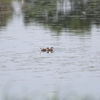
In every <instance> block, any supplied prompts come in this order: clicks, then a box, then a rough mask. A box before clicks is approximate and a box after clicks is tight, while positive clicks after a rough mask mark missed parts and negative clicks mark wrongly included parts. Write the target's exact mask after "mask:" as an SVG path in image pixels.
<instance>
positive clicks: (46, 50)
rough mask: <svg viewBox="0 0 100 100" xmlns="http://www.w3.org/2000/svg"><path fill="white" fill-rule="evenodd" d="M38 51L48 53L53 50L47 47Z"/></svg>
mask: <svg viewBox="0 0 100 100" xmlns="http://www.w3.org/2000/svg"><path fill="white" fill-rule="evenodd" d="M40 49H41V51H42V52H49V51H50V52H52V51H53V49H54V48H53V47H51V48H49V47H47V48H40Z"/></svg>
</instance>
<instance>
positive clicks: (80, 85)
mask: <svg viewBox="0 0 100 100" xmlns="http://www.w3.org/2000/svg"><path fill="white" fill-rule="evenodd" d="M64 1H66V0H64ZM37 3H38V2H36V3H34V6H33V5H32V3H31V2H25V1H21V2H19V1H13V2H11V3H9V4H8V5H6V6H7V7H8V8H7V9H5V7H4V8H3V9H4V10H2V9H1V11H0V97H1V98H4V97H5V95H6V94H7V95H8V96H10V97H12V96H13V95H15V94H18V95H23V96H26V95H27V96H29V95H32V96H34V95H33V94H35V93H36V94H37V95H40V94H42V93H44V94H45V95H48V94H50V93H52V92H56V91H57V90H58V91H59V92H64V93H65V94H67V95H68V97H69V100H72V99H71V98H74V97H75V98H76V97H78V99H77V100H79V98H83V97H84V96H86V97H88V96H91V95H92V97H93V98H95V100H99V99H100V28H99V27H100V26H99V24H96V23H95V20H94V19H95V18H91V17H90V18H88V17H86V15H84V14H81V15H80V16H82V17H80V16H79V15H76V14H75V15H74V14H73V12H74V11H72V12H71V11H70V10H71V7H70V3H69V2H68V3H67V4H68V8H62V6H63V7H66V6H64V4H66V3H64V4H60V3H59V2H58V3H57V4H58V5H56V7H55V6H53V7H49V6H50V5H49V6H48V7H47V6H43V8H42V7H41V6H40V5H39V4H37ZM37 5H38V6H37ZM39 7H40V8H41V10H42V11H41V10H40V8H39ZM33 8H34V9H33ZM44 8H45V9H44ZM49 8H50V9H49ZM51 8H52V9H51ZM66 9H67V12H66ZM49 10H50V11H49ZM65 12H66V13H65ZM84 16H85V17H84ZM39 47H54V53H46V52H41V51H40V48H39ZM65 91H67V92H65ZM72 91H73V92H72ZM40 92H41V93H40ZM64 93H63V94H64ZM63 94H62V93H61V94H60V98H61V97H64V96H65V95H63ZM93 98H92V99H93ZM37 99H38V98H37ZM92 99H91V100H92ZM86 100H89V99H86Z"/></svg>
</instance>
